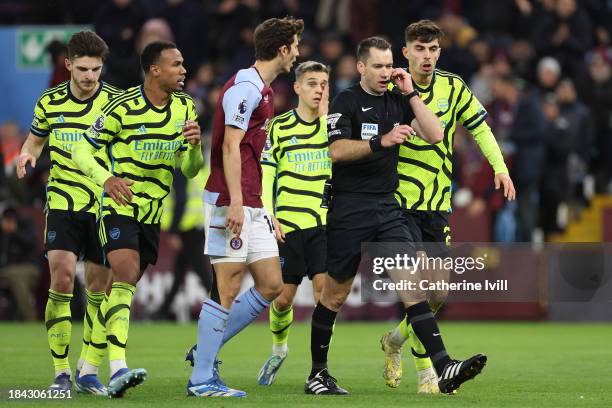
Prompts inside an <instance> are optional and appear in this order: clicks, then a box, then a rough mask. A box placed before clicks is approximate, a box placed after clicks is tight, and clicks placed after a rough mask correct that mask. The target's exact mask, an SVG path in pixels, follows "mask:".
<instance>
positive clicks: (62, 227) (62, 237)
mask: <svg viewBox="0 0 612 408" xmlns="http://www.w3.org/2000/svg"><path fill="white" fill-rule="evenodd" d="M44 238H45V251H46V252H48V251H53V250H61V251H70V252H73V253H74V254H75V255H76V256H77V257H78V258H79V259H86V260H88V261H91V262H93V263H96V264H98V265H102V264H104V254H103V252H102V246H101V245H100V240H99V239H98V228H97V227H96V215H95V214H93V213H89V212H79V211H67V210H48V211H47V214H46V217H45V237H44Z"/></svg>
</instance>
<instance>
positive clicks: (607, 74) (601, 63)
mask: <svg viewBox="0 0 612 408" xmlns="http://www.w3.org/2000/svg"><path fill="white" fill-rule="evenodd" d="M578 84H580V85H581V86H580V88H579V94H580V96H581V99H582V101H584V103H585V104H586V105H587V106H588V107H589V108H590V109H591V112H592V113H593V123H594V126H595V141H594V143H593V146H592V147H593V160H592V162H591V166H590V167H591V171H592V172H593V173H594V174H595V182H596V183H595V184H596V189H597V191H604V190H605V189H606V188H607V190H608V192H609V193H611V194H612V181H611V178H612V160H610V158H611V157H612V67H611V65H610V59H609V57H608V55H607V54H605V53H601V52H596V53H592V54H591V55H590V57H589V64H588V74H587V75H585V76H584V77H583V79H582V80H580V81H578Z"/></svg>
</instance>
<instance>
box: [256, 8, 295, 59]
mask: <svg viewBox="0 0 612 408" xmlns="http://www.w3.org/2000/svg"><path fill="white" fill-rule="evenodd" d="M302 31H304V20H296V19H295V18H293V17H290V16H288V17H284V18H270V19H268V20H266V21H264V22H263V23H261V24H260V25H258V26H257V27H256V28H255V33H254V34H253V42H254V43H255V59H256V60H260V61H270V60H273V59H274V58H275V57H276V54H277V53H278V49H279V48H280V47H282V46H283V45H286V46H287V47H291V44H292V43H293V36H294V35H297V36H298V37H299V36H301V35H302Z"/></svg>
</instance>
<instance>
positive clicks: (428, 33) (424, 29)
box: [404, 20, 444, 43]
mask: <svg viewBox="0 0 612 408" xmlns="http://www.w3.org/2000/svg"><path fill="white" fill-rule="evenodd" d="M442 37H444V31H442V29H441V28H440V27H438V25H437V24H436V23H434V22H433V21H431V20H419V21H417V22H416V23H412V24H410V25H409V26H408V27H406V30H405V31H404V38H405V40H406V43H409V42H412V41H415V40H419V41H421V42H424V43H428V42H432V41H433V40H441V39H442Z"/></svg>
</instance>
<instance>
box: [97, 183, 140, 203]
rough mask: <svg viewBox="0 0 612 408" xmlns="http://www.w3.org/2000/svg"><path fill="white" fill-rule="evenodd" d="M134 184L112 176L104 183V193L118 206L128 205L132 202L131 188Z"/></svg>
mask: <svg viewBox="0 0 612 408" xmlns="http://www.w3.org/2000/svg"><path fill="white" fill-rule="evenodd" d="M132 184H134V182H133V181H132V180H128V179H123V178H121V177H116V176H112V177H109V178H108V180H106V182H105V183H104V191H105V192H106V194H108V195H109V196H110V197H111V198H112V199H113V201H114V202H115V203H117V204H118V205H127V203H128V202H131V201H132V196H133V195H132V190H130V186H131V185H132Z"/></svg>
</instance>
